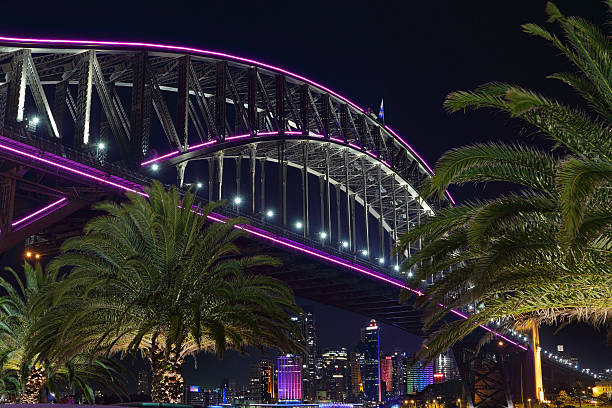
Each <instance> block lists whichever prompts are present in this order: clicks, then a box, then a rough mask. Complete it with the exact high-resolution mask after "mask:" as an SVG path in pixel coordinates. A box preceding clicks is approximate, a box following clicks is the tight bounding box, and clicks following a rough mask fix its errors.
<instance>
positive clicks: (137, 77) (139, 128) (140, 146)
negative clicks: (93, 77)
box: [130, 53, 153, 165]
mask: <svg viewBox="0 0 612 408" xmlns="http://www.w3.org/2000/svg"><path fill="white" fill-rule="evenodd" d="M146 61H147V54H146V53H139V54H137V55H136V56H134V60H133V62H132V69H133V71H134V79H133V81H132V110H131V115H130V131H131V134H132V139H131V140H130V143H131V149H130V150H131V151H132V154H133V155H135V156H136V157H134V165H137V164H139V162H140V161H141V160H140V159H141V158H142V157H144V156H145V155H146V154H147V152H148V150H149V134H150V132H151V108H152V107H153V99H152V96H151V87H150V85H149V81H148V79H147V69H146Z"/></svg>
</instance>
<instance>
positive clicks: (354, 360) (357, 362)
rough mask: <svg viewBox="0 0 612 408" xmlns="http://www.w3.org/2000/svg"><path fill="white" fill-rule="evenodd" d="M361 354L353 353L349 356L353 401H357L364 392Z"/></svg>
mask: <svg viewBox="0 0 612 408" xmlns="http://www.w3.org/2000/svg"><path fill="white" fill-rule="evenodd" d="M361 358H362V357H361V353H359V352H357V351H352V352H351V353H350V354H349V367H350V369H351V396H352V400H353V401H357V399H358V398H359V396H360V395H361V393H362V392H363V382H362V381H361Z"/></svg>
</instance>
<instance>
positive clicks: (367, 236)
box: [361, 157, 370, 257]
mask: <svg viewBox="0 0 612 408" xmlns="http://www.w3.org/2000/svg"><path fill="white" fill-rule="evenodd" d="M361 176H362V179H363V217H364V222H363V223H364V226H365V240H366V251H367V252H368V257H369V256H370V217H369V213H370V208H369V204H368V170H367V168H366V161H365V158H363V157H362V158H361Z"/></svg>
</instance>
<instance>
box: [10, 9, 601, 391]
mask: <svg viewBox="0 0 612 408" xmlns="http://www.w3.org/2000/svg"><path fill="white" fill-rule="evenodd" d="M557 4H558V5H559V6H560V8H561V9H562V10H563V11H564V12H565V13H566V14H578V15H582V16H585V17H587V18H589V19H591V20H594V21H596V22H598V23H602V22H603V21H604V18H605V11H606V10H605V7H604V5H603V2H601V1H598V0H579V1H572V0H565V1H558V2H557ZM544 5H545V2H544V1H542V0H520V1H519V0H514V1H506V2H493V1H490V0H488V1H485V0H469V1H456V0H450V1H447V0H445V1H406V0H404V1H379V2H373V1H368V2H366V1H359V0H354V1H324V2H319V1H293V2H292V1H278V2H265V1H261V0H258V1H248V2H241V1H228V0H225V1H219V0H217V1H214V2H208V1H197V2H195V1H194V2H186V1H167V0H166V1H163V2H156V1H131V2H130V1H122V2H113V1H99V2H95V1H78V2H74V1H64V2H57V1H56V2H49V1H45V2H40V4H37V2H36V1H32V0H31V1H28V2H21V3H20V2H16V1H11V2H7V4H3V5H2V13H3V16H4V17H3V19H2V25H1V26H0V32H1V34H2V35H14V36H40V37H50V38H62V37H65V38H76V39H81V38H84V39H99V40H123V41H149V42H159V43H169V44H180V45H186V46H194V47H199V48H206V49H211V50H218V51H226V52H229V53H233V54H236V55H241V56H246V57H251V58H254V59H257V60H261V61H264V62H268V63H271V64H275V65H278V66H281V67H284V68H287V69H289V70H291V71H294V72H297V73H300V74H303V75H305V76H308V77H309V78H311V79H313V80H315V81H317V82H320V83H322V84H325V85H327V86H329V87H330V88H332V89H334V90H336V91H337V92H339V93H341V94H343V95H345V96H347V97H348V98H349V99H351V100H354V101H355V102H357V103H358V104H359V105H361V106H370V107H377V106H378V104H379V103H380V99H381V98H384V100H385V118H386V121H387V123H389V124H390V125H391V126H392V127H393V128H395V129H396V130H397V131H399V132H400V133H401V134H402V135H404V136H405V137H406V139H407V140H408V141H409V142H410V143H411V145H412V146H414V147H415V148H416V149H417V150H418V151H419V152H420V153H421V154H422V155H423V156H424V157H425V158H426V159H427V160H428V161H429V162H430V163H431V164H433V163H435V161H436V159H437V158H438V157H439V156H440V155H441V154H442V153H444V152H445V151H446V150H448V149H450V148H452V147H456V146H460V145H464V144H468V143H473V142H476V141H489V140H504V141H513V140H521V141H525V142H530V143H536V144H539V145H541V146H546V143H545V142H542V141H541V140H539V139H534V138H533V137H531V136H529V133H528V132H527V134H526V135H524V134H521V127H520V126H519V125H518V124H516V123H514V122H512V121H509V120H508V119H507V118H505V117H503V116H501V115H499V114H492V113H490V112H472V113H468V114H465V115H464V114H453V115H448V114H447V113H445V112H444V111H443V109H442V107H441V106H442V101H443V99H444V97H445V96H446V95H447V94H448V93H449V92H451V91H453V90H457V89H471V88H474V87H475V86H477V85H479V84H482V83H484V82H487V81H492V80H497V81H507V82H513V83H517V84H520V85H523V86H526V87H530V88H533V89H537V90H540V91H542V92H544V93H547V94H552V95H553V96H556V97H559V98H561V99H563V100H567V101H570V102H575V101H576V99H575V97H574V96H573V95H571V94H570V92H569V91H568V90H567V89H565V88H563V87H562V86H560V85H559V84H556V83H555V82H554V81H552V80H546V79H544V77H545V76H546V75H548V74H550V73H552V72H556V71H559V70H564V69H567V67H568V65H567V63H566V62H565V61H564V60H563V59H561V58H560V57H558V56H557V52H556V51H555V50H553V49H552V48H550V47H548V46H547V45H546V44H544V43H543V42H542V41H541V40H538V39H533V38H529V37H528V36H527V35H526V34H524V33H522V32H521V29H520V25H521V24H523V23H526V22H537V23H540V24H545V19H546V17H545V14H544ZM498 190H499V189H498V188H495V187H487V190H484V191H483V189H481V188H480V189H472V188H465V189H458V188H454V189H452V192H453V194H454V196H455V197H456V198H458V199H460V200H466V199H470V198H471V197H472V196H473V194H474V193H476V194H478V195H480V196H482V195H487V194H491V193H492V192H497V191H498ZM307 306H309V307H311V308H312V309H313V311H314V312H315V315H316V317H317V319H318V321H319V325H320V327H319V333H320V336H321V337H320V343H321V344H322V345H323V346H324V347H331V346H338V345H347V346H351V345H353V344H354V342H355V341H356V339H357V338H358V336H359V327H361V325H363V324H365V322H366V321H367V319H365V318H363V317H361V316H356V315H352V314H348V313H345V312H340V311H336V310H335V309H331V308H328V307H325V306H321V305H313V304H308V305H307ZM388 333H390V334H389V335H388V337H386V338H385V337H383V338H384V342H385V343H386V345H387V347H388V348H393V347H395V346H399V345H401V346H403V347H406V348H408V347H416V341H415V339H413V338H410V337H409V336H407V337H404V336H403V335H402V334H401V333H396V332H394V331H390V332H388ZM542 337H543V343H544V345H545V346H546V347H551V346H553V345H554V344H556V343H565V344H567V345H568V346H569V347H567V349H569V351H571V352H575V353H576V354H578V356H579V357H580V360H581V362H584V364H586V365H589V366H601V365H604V364H605V365H607V366H612V353H611V351H610V348H606V347H605V345H604V343H605V341H604V335H603V334H602V333H599V332H596V331H594V330H592V329H590V328H587V327H583V326H573V327H570V328H568V329H565V330H563V331H562V332H561V333H559V334H557V335H556V336H554V337H553V331H552V330H548V329H545V330H543V334H542ZM244 363H245V360H244V359H243V358H240V357H237V356H235V355H231V354H230V355H228V356H227V358H226V359H225V360H224V362H223V363H218V362H216V361H215V358H214V357H206V356H204V357H201V358H200V364H199V367H200V369H199V370H198V371H197V372H194V371H193V370H190V369H189V370H187V377H188V381H191V382H201V383H209V382H210V385H214V384H213V383H214V382H216V381H217V380H218V379H220V378H222V377H224V376H228V375H232V376H234V377H238V378H246V377H245V374H244V373H243V374H239V373H236V371H238V370H237V369H238V367H240V366H244ZM244 368H245V369H246V366H245V367H244Z"/></svg>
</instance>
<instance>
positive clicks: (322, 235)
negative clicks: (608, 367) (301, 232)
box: [319, 231, 327, 239]
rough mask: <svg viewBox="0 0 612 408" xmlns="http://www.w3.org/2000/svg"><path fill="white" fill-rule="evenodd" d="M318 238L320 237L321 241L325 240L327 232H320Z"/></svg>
mask: <svg viewBox="0 0 612 408" xmlns="http://www.w3.org/2000/svg"><path fill="white" fill-rule="evenodd" d="M319 236H320V237H321V239H326V238H327V232H325V231H321V232H319Z"/></svg>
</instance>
